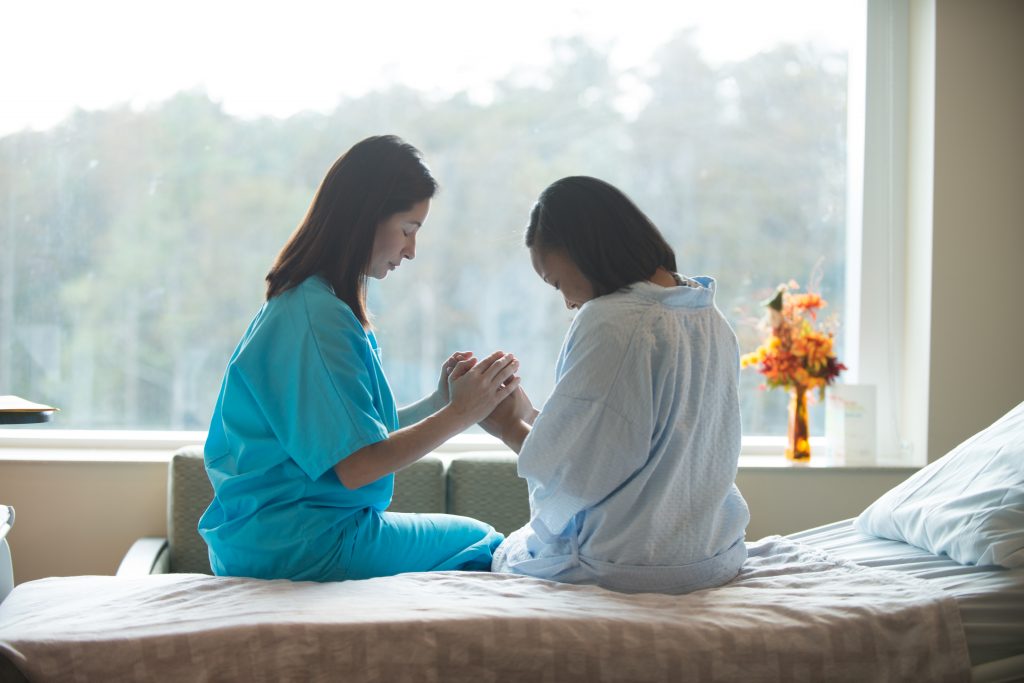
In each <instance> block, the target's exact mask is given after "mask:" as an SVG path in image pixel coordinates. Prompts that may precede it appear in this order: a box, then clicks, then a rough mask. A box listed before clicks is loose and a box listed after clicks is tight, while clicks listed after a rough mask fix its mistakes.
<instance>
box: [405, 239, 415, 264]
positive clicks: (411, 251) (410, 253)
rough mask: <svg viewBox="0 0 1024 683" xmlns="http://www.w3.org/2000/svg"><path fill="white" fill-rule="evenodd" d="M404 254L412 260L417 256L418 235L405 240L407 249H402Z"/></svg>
mask: <svg viewBox="0 0 1024 683" xmlns="http://www.w3.org/2000/svg"><path fill="white" fill-rule="evenodd" d="M402 256H404V257H405V258H407V259H409V260H410V261H411V260H413V259H414V258H416V235H412V236H410V237H409V239H407V240H406V241H405V249H403V250H402Z"/></svg>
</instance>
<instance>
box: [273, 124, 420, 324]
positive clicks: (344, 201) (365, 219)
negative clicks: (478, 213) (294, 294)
mask: <svg viewBox="0 0 1024 683" xmlns="http://www.w3.org/2000/svg"><path fill="white" fill-rule="evenodd" d="M436 192H437V181H436V180H434V178H433V176H432V175H431V174H430V170H429V169H428V168H427V166H426V164H425V163H424V162H423V157H422V155H421V154H420V153H419V150H417V149H416V148H415V147H413V146H412V145H410V144H409V143H407V142H405V141H404V140H402V139H401V138H399V137H397V136H395V135H377V136H374V137H369V138H366V139H365V140H363V141H361V142H358V143H356V144H355V145H354V146H353V147H352V148H351V149H350V150H348V151H347V152H345V153H344V154H343V155H341V157H339V158H338V160H337V161H335V162H334V165H333V166H331V170H329V171H328V172H327V175H326V176H325V177H324V179H323V182H321V183H320V187H319V189H317V191H316V195H315V196H314V197H313V202H312V203H311V204H310V205H309V210H308V211H307V212H306V217H305V218H303V219H302V222H301V223H299V226H298V227H297V228H296V229H295V232H293V233H292V235H291V237H289V238H288V242H287V243H285V245H284V247H283V248H282V249H281V252H280V253H279V254H278V255H277V259H276V260H275V261H274V265H273V267H272V268H271V269H270V272H269V273H267V278H266V280H267V300H268V301H269V300H270V299H272V298H274V297H275V296H277V295H278V294H281V293H282V292H286V291H288V290H289V289H291V288H292V287H295V286H296V285H298V284H300V283H301V282H302V281H303V280H305V279H306V278H308V277H310V276H312V275H322V276H323V277H324V278H325V279H326V280H327V281H328V282H329V283H330V284H331V286H332V287H334V294H335V296H337V297H338V298H339V299H341V300H342V301H344V302H345V303H346V304H348V305H349V307H350V308H351V309H352V312H353V313H355V315H356V317H357V318H359V321H360V322H361V323H362V324H363V325H364V326H369V314H368V313H367V310H366V275H367V270H368V268H369V266H370V257H371V255H372V253H373V238H374V236H375V235H376V232H377V226H378V225H379V224H380V222H381V221H383V220H386V219H387V218H388V217H389V216H393V215H394V214H396V213H400V212H402V211H408V210H409V209H411V208H412V207H413V206H414V205H416V204H417V203H419V202H421V201H423V200H424V199H430V198H431V197H433V196H434V194H435V193H436Z"/></svg>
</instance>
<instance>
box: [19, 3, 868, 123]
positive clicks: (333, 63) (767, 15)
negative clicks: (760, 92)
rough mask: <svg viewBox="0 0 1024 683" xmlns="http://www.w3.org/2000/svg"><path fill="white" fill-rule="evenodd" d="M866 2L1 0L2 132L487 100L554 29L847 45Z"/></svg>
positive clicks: (629, 39)
mask: <svg viewBox="0 0 1024 683" xmlns="http://www.w3.org/2000/svg"><path fill="white" fill-rule="evenodd" d="M864 1H865V0H772V2H764V0H747V1H745V2H741V1H738V0H705V1H703V2H698V1H693V0H691V1H689V2H684V1H683V0H674V1H672V2H666V1H665V0H627V1H623V0H618V2H610V1H608V0H591V1H590V2H575V1H574V2H561V1H559V0H519V2H516V3H514V4H513V3H509V2H495V1H493V0H436V1H435V2H424V1H423V0H418V1H410V0H402V1H394V2H388V1H387V0H381V1H379V2H359V3H355V2H341V1H338V0H335V1H333V2H331V1H329V0H289V2H284V3H281V2H278V3H269V2H262V1H260V0H251V1H250V2H238V1H237V0H176V1H175V2H173V3H160V4H156V3H150V2H146V1H145V0H141V1H140V0H131V1H125V0H88V1H85V2H83V1H82V0H72V1H70V2H67V1H60V0H21V1H12V2H7V3H4V4H3V6H2V9H0V64H3V65H4V66H3V68H2V70H0V135H5V134H7V133H10V132H12V131H16V130H20V129H23V128H26V127H30V128H35V129H43V128H47V127H50V126H53V125H54V124H56V123H58V122H59V121H60V120H61V119H63V118H64V117H65V116H66V115H67V114H68V113H69V112H70V111H71V110H73V109H74V108H75V107H81V108H84V109H101V108H107V107H110V106H112V105H115V104H122V103H126V102H127V103H130V104H132V105H133V106H137V107H142V106H145V105H147V104H151V103H154V102H159V101H161V100H163V99H166V98H167V97H169V96H170V95H172V94H174V93H175V92H178V91H181V90H184V89H191V88H196V87H201V88H204V89H205V90H206V92H207V93H209V94H210V96H211V97H212V98H214V99H215V100H218V101H220V102H221V103H222V104H223V106H224V108H225V109H226V110H227V111H228V112H229V113H231V114H234V115H239V116H259V115H272V116H288V115H291V114H294V113H296V112H298V111H302V110H308V109H312V110H317V111H330V110H331V109H333V108H334V106H335V105H336V104H337V102H338V100H339V99H340V98H342V97H346V96H348V97H355V96H359V95H362V94H365V93H366V92H367V91H370V90H373V89H376V88H380V87H383V86H386V85H388V84H389V83H403V84H405V85H408V86H411V87H414V88H416V89H419V90H423V91H426V92H429V93H433V94H436V95H440V96H443V95H448V94H451V93H453V92H458V91H462V90H465V91H467V92H469V93H470V95H471V96H474V97H476V98H480V99H485V98H486V96H487V92H488V90H487V88H488V84H489V83H492V82H493V81H494V80H495V79H498V78H501V77H502V76H505V75H507V74H508V73H510V72H512V71H513V70H525V71H527V72H529V71H530V70H533V71H536V70H539V69H541V68H543V67H544V65H546V64H547V63H549V62H550V60H551V57H552V54H551V49H550V44H551V43H550V41H551V39H552V38H554V37H558V36H570V35H584V36H588V37H589V38H590V39H591V40H592V41H593V42H595V44H597V45H599V46H603V47H605V48H607V49H609V50H610V54H611V56H612V60H613V66H614V67H615V68H616V69H617V70H622V71H625V70H627V69H631V68H635V67H638V66H642V65H643V64H644V62H646V61H647V60H649V59H650V57H651V55H652V53H653V52H654V50H655V49H657V47H658V46H659V45H661V44H663V43H664V42H665V41H666V40H668V39H669V38H670V37H671V36H672V35H673V34H674V33H675V32H676V31H678V30H681V29H683V28H685V27H688V26H695V27H697V31H698V32H697V40H698V44H699V45H700V46H701V49H702V50H703V52H704V54H705V55H706V56H707V58H708V59H711V60H712V61H723V60H733V59H741V58H744V57H747V56H749V55H751V54H754V53H756V52H757V51H759V50H761V49H763V48H765V47H768V46H771V45H772V44H774V43H776V42H778V41H779V40H783V39H785V40H813V41H815V42H818V43H821V44H823V45H826V46H829V47H836V48H837V49H843V50H845V49H846V47H847V45H848V42H849V40H850V39H851V38H850V34H851V27H858V26H859V25H860V24H863V12H864ZM855 31H856V29H854V31H853V32H855Z"/></svg>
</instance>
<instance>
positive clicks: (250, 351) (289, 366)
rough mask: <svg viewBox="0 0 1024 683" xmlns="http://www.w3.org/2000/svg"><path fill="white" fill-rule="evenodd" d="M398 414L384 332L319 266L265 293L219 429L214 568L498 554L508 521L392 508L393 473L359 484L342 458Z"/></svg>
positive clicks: (394, 422)
mask: <svg viewBox="0 0 1024 683" xmlns="http://www.w3.org/2000/svg"><path fill="white" fill-rule="evenodd" d="M397 428H398V412H397V410H396V406H395V401H394V397H393V396H392V393H391V388H390V387H389V386H388V383H387V379H386V378H385V377H384V373H383V370H382V368H381V364H380V349H379V347H378V346H377V340H376V338H375V337H374V335H373V333H372V332H367V331H365V330H364V329H363V327H362V325H361V324H360V323H359V320H358V319H357V318H356V317H355V315H354V314H353V313H352V310H351V309H350V308H349V307H348V305H347V304H345V303H344V302H343V301H341V300H340V299H338V298H337V297H336V296H334V292H333V290H332V289H331V287H330V285H329V284H328V283H327V282H326V280H324V279H322V278H320V277H319V276H316V277H311V278H309V279H307V280H306V281H305V282H303V283H302V284H300V285H299V286H297V287H294V288H292V289H290V290H288V291H286V292H284V293H282V294H280V295H278V296H276V297H274V298H273V299H271V300H270V301H268V302H266V303H265V304H264V305H263V306H262V308H261V309H260V311H259V312H258V313H257V314H256V317H255V318H254V319H253V321H252V323H251V324H250V325H249V329H248V330H247V331H246V333H245V335H244V337H243V338H242V340H241V342H239V344H238V347H237V348H236V349H235V352H234V354H233V355H232V356H231V360H230V361H229V363H228V367H227V370H226V371H225V373H224V381H223V383H222V385H221V393H220V397H219V398H218V400H217V405H216V407H215V409H214V414H213V419H212V420H211V423H210V431H209V435H208V437H207V440H206V448H205V462H206V470H207V474H208V475H209V477H210V481H211V483H212V484H213V490H214V498H213V501H212V502H211V503H210V506H209V508H208V509H207V510H206V512H205V513H204V514H203V516H202V518H201V519H200V521H199V533H200V535H201V536H202V537H203V538H204V539H205V540H206V543H207V546H208V547H209V556H210V565H211V566H212V568H213V570H214V573H216V574H218V575H229V576H252V577H258V578H267V579H276V578H287V579H294V580H315V581H332V580H341V579H351V578H368V577H372V576H387V575H392V574H398V573H401V572H410V571H430V570H444V569H483V570H487V569H489V567H490V563H491V557H492V553H493V550H494V549H495V548H496V547H497V546H498V544H499V543H500V542H501V540H502V538H503V537H502V535H501V534H499V533H497V532H496V531H494V529H493V528H491V527H490V526H489V525H487V524H484V523H482V522H478V521H476V520H473V519H469V518H466V517H457V516H454V515H443V514H401V513H390V512H384V510H386V508H387V507H388V505H389V504H390V503H391V496H392V493H393V491H394V475H393V474H389V475H387V476H385V477H383V478H381V479H378V480H377V481H375V482H373V483H371V484H368V485H366V486H364V487H362V488H360V489H356V490H349V489H347V488H345V486H344V485H343V484H342V483H341V482H340V481H339V479H338V477H337V475H336V474H335V472H334V469H333V466H334V465H335V464H336V463H337V462H338V461H339V460H341V459H342V458H344V457H346V456H348V455H349V454H351V453H354V452H355V451H357V450H359V449H360V448H362V447H364V446H367V445H370V444H373V443H376V442H378V441H381V440H383V439H386V438H387V436H388V433H389V432H391V431H394V430H395V429H397Z"/></svg>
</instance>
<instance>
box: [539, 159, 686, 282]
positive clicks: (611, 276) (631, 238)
mask: <svg viewBox="0 0 1024 683" xmlns="http://www.w3.org/2000/svg"><path fill="white" fill-rule="evenodd" d="M525 237H526V239H525V241H526V246H527V247H533V246H536V247H538V248H540V249H565V251H566V252H567V254H568V255H569V258H570V259H571V260H572V262H573V263H575V264H576V267H577V268H579V269H580V272H581V273H583V275H584V276H586V278H587V280H589V281H590V284H591V285H592V286H593V287H594V293H595V294H596V295H597V296H604V295H605V294H611V293H612V292H617V291H618V290H620V289H622V288H623V287H627V286H629V285H631V284H633V283H634V282H639V281H641V280H646V279H648V278H649V277H651V276H652V275H653V274H654V273H655V271H656V270H657V269H658V268H659V267H661V268H664V269H666V270H668V271H669V272H675V270H676V255H675V252H674V251H672V247H670V246H669V245H668V242H666V241H665V238H664V237H663V236H662V234H661V232H660V231H659V230H658V228H657V227H656V226H655V225H654V223H653V222H651V219H650V218H648V217H647V215H646V214H644V212H643V211H641V210H640V209H639V208H638V207H637V205H636V204H634V203H633V201H632V200H631V199H630V198H629V197H627V196H626V194H625V193H624V192H622V191H621V190H619V189H618V188H617V187H615V186H614V185H611V184H610V183H606V182H605V181H603V180H599V179H597V178H591V177H589V176H570V177H568V178H562V179H561V180H556V181H555V182H553V183H551V185H549V186H548V187H547V188H546V189H545V190H544V191H543V192H542V193H541V195H540V198H538V199H537V203H536V204H534V205H533V210H532V211H531V212H530V222H529V224H528V225H527V226H526V236H525Z"/></svg>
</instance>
